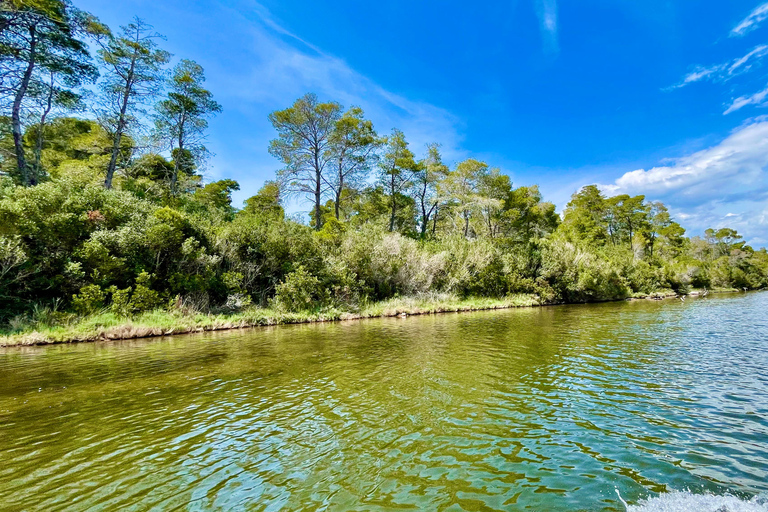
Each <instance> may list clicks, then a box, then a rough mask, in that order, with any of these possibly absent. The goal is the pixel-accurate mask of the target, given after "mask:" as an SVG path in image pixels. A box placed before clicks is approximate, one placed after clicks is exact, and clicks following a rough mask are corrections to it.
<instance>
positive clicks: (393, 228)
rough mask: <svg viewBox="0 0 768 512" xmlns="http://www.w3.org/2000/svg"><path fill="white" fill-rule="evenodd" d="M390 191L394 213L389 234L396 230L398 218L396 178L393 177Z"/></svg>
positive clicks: (390, 220) (390, 218) (391, 217)
mask: <svg viewBox="0 0 768 512" xmlns="http://www.w3.org/2000/svg"><path fill="white" fill-rule="evenodd" d="M389 190H390V192H391V196H390V197H391V199H392V213H391V214H390V216H389V232H390V233H392V232H393V231H394V230H395V218H396V217H397V198H396V197H395V176H394V174H393V175H392V177H391V179H390V181H389Z"/></svg>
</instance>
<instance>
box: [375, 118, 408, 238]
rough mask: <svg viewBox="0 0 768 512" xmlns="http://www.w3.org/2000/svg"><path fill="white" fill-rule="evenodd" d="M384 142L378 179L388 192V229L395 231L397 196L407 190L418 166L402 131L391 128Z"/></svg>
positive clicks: (398, 201)
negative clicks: (390, 132)
mask: <svg viewBox="0 0 768 512" xmlns="http://www.w3.org/2000/svg"><path fill="white" fill-rule="evenodd" d="M385 144H386V146H385V149H384V155H383V156H382V159H381V162H380V163H379V181H380V182H381V184H382V185H383V186H384V188H385V189H386V190H387V192H388V194H389V203H390V204H389V208H390V214H389V231H395V227H396V226H397V223H396V222H397V210H398V205H399V203H400V200H399V198H398V196H400V195H402V194H403V193H404V192H405V191H406V190H408V188H409V187H410V185H411V180H412V178H413V176H414V174H415V173H416V171H417V169H418V166H417V164H416V160H415V159H414V155H413V153H412V152H411V150H410V149H408V142H407V141H406V140H405V134H404V133H403V132H401V131H400V130H397V129H395V130H392V134H391V135H390V136H389V137H387V138H386V139H385Z"/></svg>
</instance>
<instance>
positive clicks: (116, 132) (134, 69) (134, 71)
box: [98, 18, 171, 188]
mask: <svg viewBox="0 0 768 512" xmlns="http://www.w3.org/2000/svg"><path fill="white" fill-rule="evenodd" d="M120 29H121V31H120V35H119V36H118V37H113V36H110V37H106V38H101V39H99V44H100V45H101V49H100V50H99V57H100V58H101V63H102V66H103V67H104V68H105V69H106V74H105V80H104V82H103V83H102V87H101V88H102V97H101V105H100V108H99V109H98V116H99V121H100V122H101V124H102V126H103V127H104V128H105V129H106V130H107V131H108V132H109V133H110V134H111V136H112V151H111V156H110V160H109V165H108V166H107V175H106V178H105V179H104V187H106V188H112V179H113V177H114V174H115V169H117V164H118V159H119V157H120V154H121V152H122V151H123V150H124V148H123V146H122V144H121V143H122V139H123V135H125V134H126V133H127V132H128V131H129V130H131V129H133V128H135V127H137V126H138V125H140V123H141V116H142V115H143V114H144V110H143V108H144V106H146V105H147V104H148V103H149V102H151V100H152V99H153V98H155V97H156V96H157V94H158V93H159V91H160V88H161V87H162V83H163V66H164V65H165V64H167V63H168V61H169V60H170V58H171V54H170V53H168V52H166V51H165V50H162V49H160V48H158V46H157V42H156V41H157V40H158V39H163V37H162V36H161V35H160V34H158V33H156V32H154V31H153V29H152V26H151V25H148V24H147V23H145V22H144V21H142V20H141V19H139V18H135V19H134V20H133V22H131V23H130V24H128V25H127V26H124V27H121V28H120Z"/></svg>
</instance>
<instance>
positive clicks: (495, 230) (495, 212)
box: [477, 169, 512, 238]
mask: <svg viewBox="0 0 768 512" xmlns="http://www.w3.org/2000/svg"><path fill="white" fill-rule="evenodd" d="M477 192H478V195H479V197H480V198H482V200H481V201H480V202H479V204H478V207H479V211H480V214H481V215H482V218H483V220H484V224H485V227H486V228H487V229H488V236H489V237H490V238H496V237H497V236H498V235H499V234H500V231H501V229H502V224H503V223H504V221H505V220H506V218H508V217H509V212H508V210H507V209H506V207H507V203H509V199H510V195H511V193H512V181H511V180H510V179H509V176H507V175H506V174H502V173H501V171H500V170H499V169H491V170H490V171H489V172H487V173H484V174H481V175H480V178H479V180H478V183H477Z"/></svg>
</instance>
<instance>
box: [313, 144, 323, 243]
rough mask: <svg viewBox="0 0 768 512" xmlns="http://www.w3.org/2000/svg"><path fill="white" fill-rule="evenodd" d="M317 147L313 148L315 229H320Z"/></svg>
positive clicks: (319, 178) (319, 182)
mask: <svg viewBox="0 0 768 512" xmlns="http://www.w3.org/2000/svg"><path fill="white" fill-rule="evenodd" d="M318 151H319V148H315V155H314V156H315V230H317V231H320V230H321V229H322V227H323V219H322V218H321V205H320V195H321V188H320V185H321V180H322V175H321V170H320V158H319V156H318Z"/></svg>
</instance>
